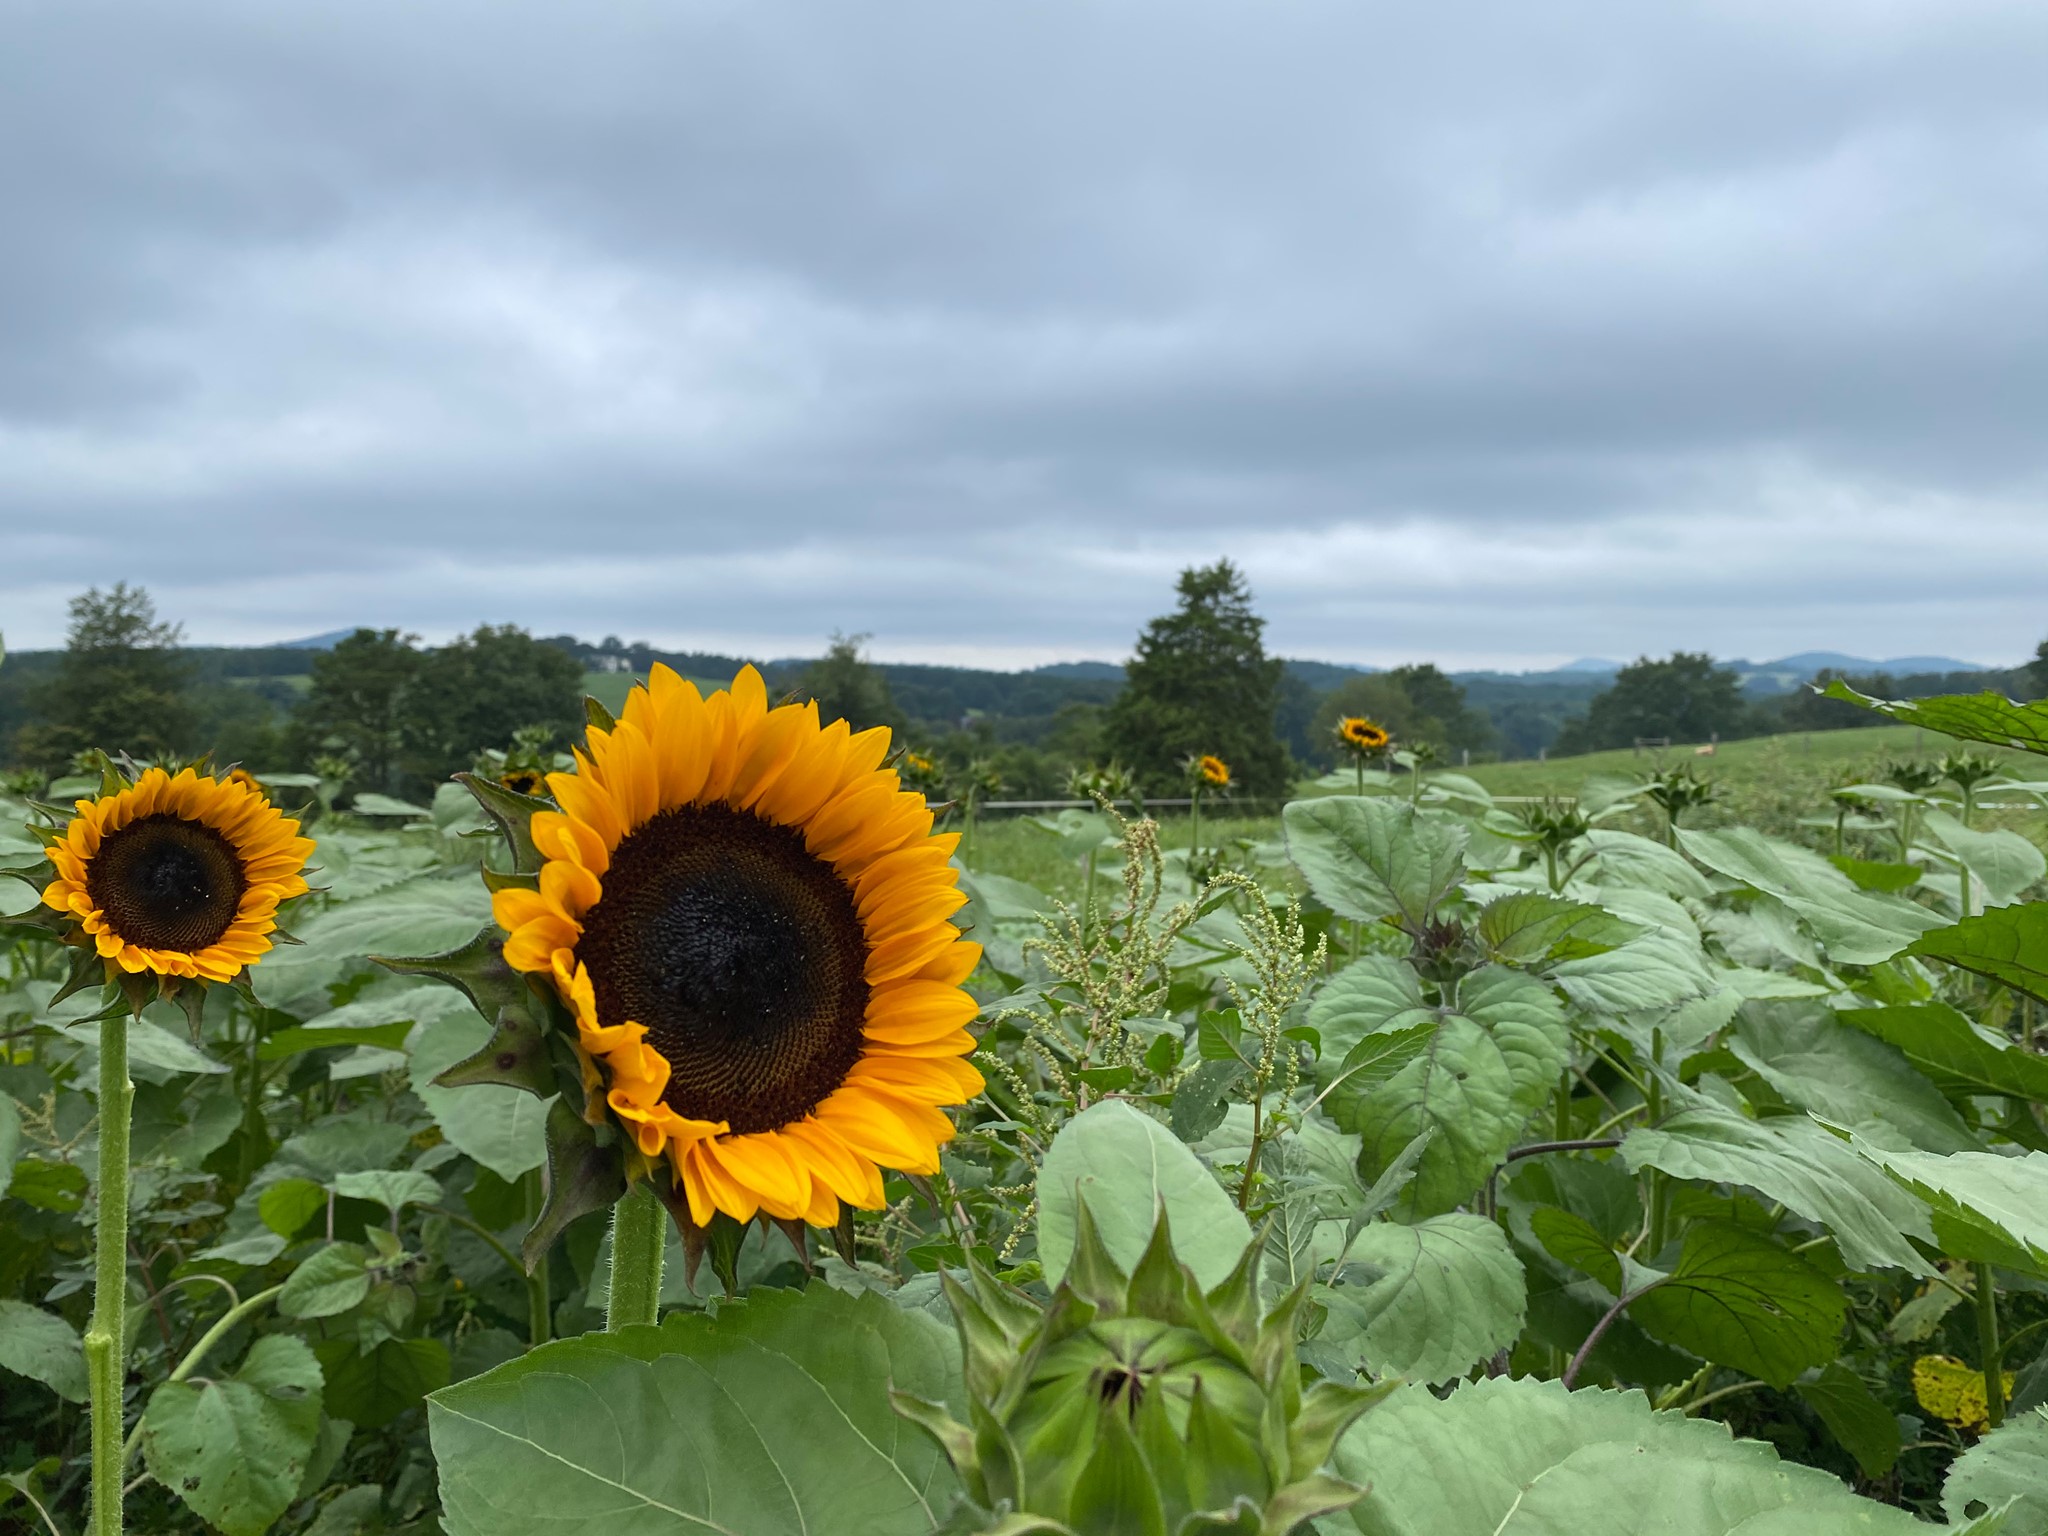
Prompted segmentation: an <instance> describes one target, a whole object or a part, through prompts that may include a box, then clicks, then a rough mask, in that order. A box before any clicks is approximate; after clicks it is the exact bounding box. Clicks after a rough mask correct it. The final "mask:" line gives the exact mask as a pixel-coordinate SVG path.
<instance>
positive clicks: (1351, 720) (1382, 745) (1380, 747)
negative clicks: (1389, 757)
mask: <svg viewBox="0 0 2048 1536" xmlns="http://www.w3.org/2000/svg"><path fill="white" fill-rule="evenodd" d="M1337 739H1338V740H1339V741H1341V742H1343V743H1344V745H1345V746H1347V747H1350V748H1352V749H1353V750H1355V751H1359V752H1382V751H1385V750H1386V746H1387V743H1388V742H1390V741H1392V740H1393V739H1394V738H1393V737H1391V736H1389V735H1388V734H1387V728H1386V727H1385V726H1383V725H1379V724H1376V723H1375V722H1373V721H1371V720H1368V719H1366V718H1365V716H1363V715H1346V716H1345V717H1344V718H1343V719H1342V720H1339V721H1338V722H1337Z"/></svg>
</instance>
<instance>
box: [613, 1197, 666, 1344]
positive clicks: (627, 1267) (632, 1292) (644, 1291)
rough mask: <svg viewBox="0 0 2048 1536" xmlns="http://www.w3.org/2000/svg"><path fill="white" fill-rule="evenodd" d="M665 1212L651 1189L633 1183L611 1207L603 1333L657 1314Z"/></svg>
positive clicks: (659, 1309)
mask: <svg viewBox="0 0 2048 1536" xmlns="http://www.w3.org/2000/svg"><path fill="white" fill-rule="evenodd" d="M667 1222H668V1213H667V1212H666V1211H664V1210H663V1209H662V1208H661V1201H660V1200H659V1199H657V1198H656V1196H655V1193H654V1190H653V1188H652V1187H651V1186H650V1185H648V1184H646V1183H644V1182H637V1183H635V1184H634V1185H633V1186H632V1187H631V1188H630V1189H628V1190H627V1191H626V1192H625V1194H624V1195H622V1196H620V1198H619V1203H618V1204H617V1205H615V1206H613V1207H612V1292H611V1299H610V1300H609V1301H608V1302H607V1303H606V1304H605V1313H604V1331H605V1332H606V1333H617V1332H619V1331H620V1330H621V1329H624V1328H630V1327H632V1326H633V1325H635V1324H636V1323H651V1322H653V1321H655V1319H656V1317H657V1316H658V1315H659V1314H660V1311H661V1250H662V1248H663V1246H664V1245H665V1243H666V1240H667V1236H668V1233H667V1231H666V1227H667Z"/></svg>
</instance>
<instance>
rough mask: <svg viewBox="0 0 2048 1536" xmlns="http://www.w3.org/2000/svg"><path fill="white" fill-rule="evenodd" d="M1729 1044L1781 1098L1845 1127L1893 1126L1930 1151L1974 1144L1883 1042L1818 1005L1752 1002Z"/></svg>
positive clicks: (1937, 1095) (1927, 1085)
mask: <svg viewBox="0 0 2048 1536" xmlns="http://www.w3.org/2000/svg"><path fill="white" fill-rule="evenodd" d="M1735 1029H1736V1035H1735V1038H1734V1039H1733V1040H1731V1041H1730V1042H1729V1049H1730V1050H1732V1051H1733V1052H1734V1053H1735V1055H1736V1056H1737V1057H1738V1058H1739V1059H1740V1060H1741V1061H1742V1062H1743V1063H1744V1064H1746V1065H1747V1066H1748V1067H1750V1069H1751V1070H1753V1071H1754V1072H1756V1073H1757V1075H1758V1076H1760V1077H1762V1078H1763V1080H1764V1081H1765V1082H1767V1083H1769V1084H1770V1085H1771V1086H1772V1087H1773V1088H1774V1089H1776V1090H1777V1091H1778V1092H1779V1093H1780V1094H1781V1095H1783V1096H1784V1097H1785V1098H1786V1099H1788V1100H1790V1101H1791V1102H1792V1103H1794V1104H1796V1105H1798V1106H1799V1107H1800V1108H1801V1109H1805V1110H1810V1111H1812V1112H1813V1113H1814V1114H1817V1115H1819V1116H1820V1117H1821V1118H1822V1119H1824V1120H1832V1121H1836V1122H1838V1123H1840V1124H1843V1125H1861V1124H1865V1123H1867V1122H1870V1121H1877V1122H1879V1123H1880V1124H1883V1125H1888V1126H1891V1127H1892V1128H1893V1129H1894V1130H1896V1131H1898V1132H1900V1133H1901V1134H1902V1135H1904V1136H1905V1137H1906V1138H1907V1139H1908V1140H1909V1141H1911V1142H1912V1143H1913V1145H1914V1146H1916V1147H1920V1148H1922V1149H1923V1150H1925V1151H1929V1152H1962V1151H1967V1150H1970V1149H1972V1148H1974V1147H1976V1145H1977V1140H1976V1138H1975V1137H1973V1136H1972V1135H1971V1134H1970V1132H1969V1129H1968V1128H1967V1127H1966V1126H1965V1125H1964V1124H1963V1122H1962V1118H1961V1116H1959V1115H1957V1113H1956V1112H1955V1109H1954V1107H1953V1106H1951V1105H1950V1104H1949V1102H1948V1100H1947V1099H1945V1098H1943V1097H1942V1096H1941V1092H1940V1090H1939V1089H1937V1088H1936V1087H1935V1086H1934V1084H1932V1083H1931V1082H1929V1081H1928V1080H1927V1079H1926V1078H1925V1077H1923V1076H1921V1075H1920V1073H1918V1072H1916V1071H1915V1070H1914V1069H1913V1068H1912V1066H1911V1065H1910V1064H1909V1063H1908V1062H1907V1060H1906V1058H1905V1056H1904V1055H1903V1054H1901V1053H1900V1052H1899V1051H1898V1050H1897V1049H1895V1048H1894V1047H1892V1046H1889V1045H1886V1044H1885V1043H1884V1042H1883V1041H1881V1040H1877V1039H1874V1038H1872V1037H1871V1036H1870V1035H1867V1034H1864V1033H1862V1032H1861V1031H1858V1030H1855V1029H1851V1028H1850V1027H1849V1026H1847V1025H1846V1024H1842V1023H1840V1022H1838V1021H1837V1019H1836V1016H1835V1014H1834V1012H1833V1011H1832V1010H1831V1009H1828V1008H1826V1007H1823V1006H1820V1005H1819V1004H1816V1003H1778V1004H1770V1003H1752V1004H1750V1005H1749V1006H1748V1007H1746V1008H1744V1009H1743V1010H1742V1012H1741V1013H1740V1014H1739V1015H1737V1017H1736V1021H1735Z"/></svg>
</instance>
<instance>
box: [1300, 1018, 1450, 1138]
mask: <svg viewBox="0 0 2048 1536" xmlns="http://www.w3.org/2000/svg"><path fill="white" fill-rule="evenodd" d="M1436 1032H1437V1021H1436V1019H1435V1017H1434V1016H1433V1015H1424V1016H1423V1017H1422V1019H1421V1021H1420V1022H1419V1023H1415V1024H1410V1025H1408V1026H1407V1027H1406V1028H1404V1029H1388V1030H1381V1031H1380V1032H1379V1033H1378V1034H1372V1035H1367V1036H1366V1037H1365V1038H1364V1039H1363V1040H1361V1041H1359V1042H1358V1044H1356V1045H1354V1046H1352V1047H1351V1049H1350V1050H1349V1051H1347V1052H1345V1054H1344V1059H1343V1061H1341V1062H1339V1063H1337V1066H1336V1070H1335V1071H1334V1072H1333V1073H1331V1074H1330V1076H1329V1086H1328V1087H1327V1088H1326V1089H1325V1090H1324V1097H1323V1103H1324V1106H1325V1109H1324V1113H1326V1114H1327V1115H1329V1117H1330V1118H1331V1119H1332V1120H1333V1121H1335V1122H1336V1123H1337V1124H1338V1125H1356V1124H1357V1123H1358V1122H1359V1118H1360V1116H1361V1115H1363V1114H1364V1112H1365V1100H1366V1099H1367V1097H1368V1096H1370V1095H1371V1094H1372V1093H1374V1092H1375V1091H1376V1090H1377V1089H1379V1088H1380V1087H1381V1086H1382V1085H1384V1084H1385V1083H1387V1082H1388V1081H1389V1080H1390V1079H1392V1078H1393V1076H1394V1075H1395V1074H1396V1073H1398V1072H1399V1071H1400V1070H1401V1069H1402V1068H1403V1067H1405V1066H1407V1065H1408V1063H1409V1062H1411V1061H1413V1060H1414V1059H1415V1058H1416V1057H1417V1056H1420V1055H1421V1054H1422V1053H1423V1052H1424V1051H1425V1050H1427V1049H1428V1048H1429V1043H1430V1041H1432V1040H1434V1039H1435V1038H1436Z"/></svg>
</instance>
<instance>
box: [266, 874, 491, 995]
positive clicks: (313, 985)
mask: <svg viewBox="0 0 2048 1536" xmlns="http://www.w3.org/2000/svg"><path fill="white" fill-rule="evenodd" d="M326 849H327V844H326V842H325V841H324V840H323V841H322V843H321V851H322V855H323V857H324V856H325V853H326ZM430 856H431V855H430ZM490 920H491V893H490V892H489V891H487V890H485V889H484V885H483V882H482V881H480V880H478V879H477V878H476V877H475V876H474V874H471V875H470V876H469V877H468V878H466V879H461V880H444V879H441V878H439V877H438V876H437V875H422V876H418V877H415V878H412V879H408V880H405V881H403V882H402V883H400V884H398V885H394V886H391V887H390V888H389V889H386V890H382V891H379V892H378V893H377V894H375V895H374V896H365V897H363V898H361V899H360V900H356V901H344V902H336V901H334V899H333V898H332V897H330V898H329V901H328V905H327V906H326V907H325V908H324V909H322V910H321V911H319V912H316V913H315V914H314V915H313V916H312V917H311V918H309V919H307V920H306V921H304V922H299V923H294V924H293V925H292V932H293V933H294V934H295V935H296V936H297V937H298V939H299V940H300V942H299V943H297V944H284V945H280V946H279V947H278V948H276V949H275V950H272V951H271V952H270V953H269V954H267V955H265V956H264V957H263V963H262V964H261V965H259V966H257V967H256V968H255V969H254V970H253V971H252V972H251V973H250V974H251V976H252V978H253V980H254V983H255V987H256V994H257V996H259V997H261V998H262V999H263V1000H264V1002H265V1003H267V1004H269V1005H270V1006H271V1007H273V1008H281V1009H283V1010H284V1011H286V1012H287V1013H298V1014H305V1013H307V1012H310V1011H313V1010H314V1009H315V1008H317V1007H321V1006H324V1005H325V1003H326V1001H327V997H326V989H327V988H328V987H329V986H331V985H333V984H334V983H335V982H337V981H339V980H341V978H342V977H343V976H344V975H345V974H346V973H347V972H348V971H349V970H351V969H353V968H356V967H359V966H361V965H362V964H363V963H364V957H365V956H367V955H431V954H438V953H440V952H442V951H444V950H451V949H454V948H456V947H457V946H458V945H461V944H464V943H467V942H468V941H469V940H470V939H472V938H474V937H475V936H476V931H477V929H478V928H480V927H482V926H483V925H484V924H485V923H487V922H489V921H490Z"/></svg>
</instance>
